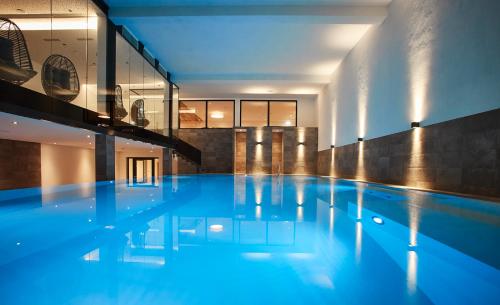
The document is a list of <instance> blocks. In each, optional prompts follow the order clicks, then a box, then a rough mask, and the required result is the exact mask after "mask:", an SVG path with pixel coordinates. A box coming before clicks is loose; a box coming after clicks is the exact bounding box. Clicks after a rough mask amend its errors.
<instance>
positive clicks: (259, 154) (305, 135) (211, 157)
mask: <svg viewBox="0 0 500 305" xmlns="http://www.w3.org/2000/svg"><path fill="white" fill-rule="evenodd" d="M243 129H244V130H245V132H238V130H239V129H238V128H237V129H232V128H231V129H229V128H228V129H195V128H193V129H179V130H178V137H179V138H180V139H182V140H184V141H186V142H187V143H189V144H191V145H193V146H194V147H196V148H198V149H200V150H201V159H202V161H201V172H207V173H233V168H234V166H236V171H235V172H236V173H248V174H271V173H272V171H273V169H272V160H273V146H274V150H277V149H278V145H277V142H276V141H278V138H277V136H276V135H274V137H275V142H274V145H273V130H279V131H280V133H281V138H282V142H283V153H282V156H281V157H282V159H283V161H282V164H283V166H282V167H283V168H282V169H281V173H284V174H309V175H314V174H316V163H317V161H316V160H317V150H318V128H313V127H283V128H273V127H262V128H255V127H247V128H243ZM237 134H239V135H238V136H237ZM237 137H239V138H237ZM235 139H237V140H235ZM299 140H300V141H303V142H304V145H298V142H299ZM258 141H259V142H262V144H260V145H257V142H258ZM235 149H236V151H235ZM235 156H236V159H235ZM274 156H275V158H276V157H277V156H278V154H276V152H275V154H274ZM180 172H181V171H180V167H179V173H180Z"/></svg>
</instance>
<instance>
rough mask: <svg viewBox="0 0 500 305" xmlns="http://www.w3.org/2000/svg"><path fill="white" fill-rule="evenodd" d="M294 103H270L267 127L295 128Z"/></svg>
mask: <svg viewBox="0 0 500 305" xmlns="http://www.w3.org/2000/svg"><path fill="white" fill-rule="evenodd" d="M296 107H297V102H296V101H275V102H273V101H270V102H269V125H270V126H296V125H297V108H296Z"/></svg>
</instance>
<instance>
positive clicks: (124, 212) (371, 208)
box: [0, 175, 500, 305]
mask: <svg viewBox="0 0 500 305" xmlns="http://www.w3.org/2000/svg"><path fill="white" fill-rule="evenodd" d="M0 234H1V238H0V304H2V305H10V304H36V305H44V304H51V305H54V304H72V305H73V304H92V305H98V304H141V305H142V304H144V305H149V304H162V305H164V304H203V305H213V304H217V305H224V304H228V305H229V304H231V305H235V304H252V305H255V304H269V305H272V304H363V305H366V304H397V305H401V304H475V305H477V304H500V271H499V268H500V256H499V254H498V253H499V250H500V205H499V203H491V202H486V201H478V200H472V199H464V198H458V197H453V196H448V195H440V194H431V193H425V192H418V191H409V190H401V189H395V188H389V187H383V186H380V185H374V184H365V183H355V182H350V181H342V180H333V179H327V178H319V177H307V176H282V177H271V176H259V177H257V176H255V177H251V176H248V177H245V176H232V175H200V176H179V177H164V178H163V180H162V181H160V182H159V183H158V184H157V185H156V186H153V187H151V186H140V185H135V186H134V185H128V184H126V183H119V182H116V183H108V182H106V183H98V184H85V185H68V186H62V187H56V188H51V189H43V190H39V189H29V190H15V191H3V192H0Z"/></svg>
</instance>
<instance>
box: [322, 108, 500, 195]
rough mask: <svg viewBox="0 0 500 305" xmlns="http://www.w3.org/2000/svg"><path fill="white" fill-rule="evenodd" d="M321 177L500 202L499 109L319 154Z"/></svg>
mask: <svg viewBox="0 0 500 305" xmlns="http://www.w3.org/2000/svg"><path fill="white" fill-rule="evenodd" d="M332 155H333V159H334V162H333V164H332ZM318 174H319V175H331V176H334V177H338V178H348V179H360V180H366V181H373V182H381V183H388V184H399V185H405V186H411V187H417V188H426V189H433V190H439V191H447V192H457V193H464V194H471V195H480V196H490V197H500V109H496V110H492V111H488V112H484V113H480V114H476V115H472V116H468V117H463V118H459V119H455V120H451V121H447V122H443V123H439V124H435V125H430V126H426V127H423V128H418V129H412V130H409V131H405V132H401V133H397V134H392V135H388V136H384V137H381V138H377V139H372V140H367V141H364V142H363V143H362V144H361V143H355V144H350V145H346V146H342V147H338V148H335V149H334V151H333V152H332V150H331V149H328V150H324V151H320V152H319V153H318Z"/></svg>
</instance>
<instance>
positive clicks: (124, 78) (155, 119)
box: [114, 30, 169, 135]
mask: <svg viewBox="0 0 500 305" xmlns="http://www.w3.org/2000/svg"><path fill="white" fill-rule="evenodd" d="M127 33H128V32H127V31H125V30H123V31H122V34H120V33H118V32H117V33H116V74H115V75H116V87H115V94H116V97H115V105H114V106H115V111H114V115H115V120H119V121H122V122H125V123H128V124H132V125H136V126H139V127H141V128H145V129H148V130H151V131H154V132H156V133H159V134H163V135H168V125H167V124H165V123H166V120H165V118H168V108H166V106H167V107H168V104H165V101H166V100H167V99H168V97H169V91H168V90H169V83H168V82H167V80H166V79H165V78H164V77H163V76H162V75H161V74H160V73H159V72H158V71H157V70H156V69H155V67H154V66H152V65H151V64H150V63H149V61H148V60H147V59H146V57H145V56H143V55H141V53H139V52H138V51H137V50H136V49H135V48H134V45H135V43H134V41H133V40H131V39H132V38H130V37H129V34H127ZM127 37H129V38H128V39H126V38H127ZM143 52H144V54H149V53H148V52H147V50H144V51H143ZM148 56H150V57H151V55H148ZM165 110H167V111H165ZM165 114H166V115H165ZM167 123H168V122H167Z"/></svg>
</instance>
